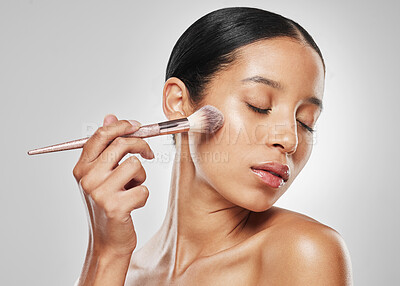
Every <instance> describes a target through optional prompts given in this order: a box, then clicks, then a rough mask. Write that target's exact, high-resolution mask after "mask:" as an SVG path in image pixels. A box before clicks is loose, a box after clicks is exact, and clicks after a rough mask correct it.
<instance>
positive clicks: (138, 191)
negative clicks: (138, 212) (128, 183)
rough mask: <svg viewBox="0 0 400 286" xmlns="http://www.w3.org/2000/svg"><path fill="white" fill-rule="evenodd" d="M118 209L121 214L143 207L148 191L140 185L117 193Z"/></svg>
mask: <svg viewBox="0 0 400 286" xmlns="http://www.w3.org/2000/svg"><path fill="white" fill-rule="evenodd" d="M118 197H119V204H118V208H119V209H120V210H121V211H122V212H127V213H129V212H131V211H133V210H134V209H138V208H141V207H143V206H144V205H145V204H146V202H147V199H148V197H149V190H148V189H147V187H146V186H143V185H140V186H137V187H134V188H131V189H129V190H126V191H123V192H120V193H118Z"/></svg>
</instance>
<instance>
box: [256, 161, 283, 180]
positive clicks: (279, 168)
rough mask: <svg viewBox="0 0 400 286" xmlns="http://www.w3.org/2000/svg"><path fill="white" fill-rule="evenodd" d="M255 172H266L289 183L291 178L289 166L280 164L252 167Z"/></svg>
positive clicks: (269, 163) (273, 163)
mask: <svg viewBox="0 0 400 286" xmlns="http://www.w3.org/2000/svg"><path fill="white" fill-rule="evenodd" d="M251 168H252V169H255V170H264V171H267V172H269V173H271V174H272V175H274V176H278V177H280V178H282V179H283V181H285V182H287V180H289V176H290V169H289V166H288V165H282V164H280V163H278V162H267V163H262V164H259V165H255V166H252V167H251Z"/></svg>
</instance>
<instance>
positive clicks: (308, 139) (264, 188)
mask: <svg viewBox="0 0 400 286" xmlns="http://www.w3.org/2000/svg"><path fill="white" fill-rule="evenodd" d="M239 51H240V54H239V56H238V57H237V59H236V60H235V62H234V63H232V64H231V65H230V66H229V67H228V68H227V69H225V70H222V71H220V72H219V73H218V75H216V76H215V77H214V78H213V80H212V81H211V82H210V84H209V86H208V87H207V89H206V96H205V98H204V104H210V105H213V106H215V107H217V108H218V109H219V110H221V112H222V113H223V115H224V118H225V123H224V125H223V127H222V128H221V129H220V130H218V131H217V132H216V133H215V134H214V135H212V136H210V135H208V136H205V135H201V134H198V133H197V134H194V133H193V134H192V133H190V135H189V148H190V153H191V156H192V159H193V162H194V164H195V168H196V171H197V175H198V176H200V177H201V179H202V180H205V181H206V182H207V183H208V184H210V185H211V186H212V187H213V188H215V190H216V191H217V192H219V193H220V195H222V196H223V197H224V198H225V199H227V200H228V201H230V202H231V203H233V204H235V205H238V206H241V207H243V208H246V209H249V210H252V211H264V210H267V209H268V208H270V207H271V206H272V205H273V204H274V203H275V202H276V201H277V200H278V199H279V197H280V196H282V195H283V193H284V192H285V191H286V190H287V188H288V187H289V186H290V185H291V183H292V182H293V180H294V179H295V178H296V176H297V175H298V174H299V172H300V171H301V170H302V169H303V167H304V165H305V164H306V162H307V161H308V158H309V157H310V154H311V150H312V147H313V134H312V133H311V132H310V131H309V130H308V129H307V127H306V126H308V127H309V128H313V127H314V126H315V124H316V121H317V119H318V117H319V115H320V112H321V110H320V108H319V106H318V105H317V104H315V102H318V99H319V100H321V101H322V96H323V89H324V70H323V65H322V61H321V59H320V57H319V55H318V54H317V53H316V52H315V51H314V50H313V49H312V48H310V47H309V46H307V45H304V44H302V43H300V42H298V41H296V40H294V39H290V38H286V37H280V38H275V39H269V40H262V41H259V42H256V43H253V44H250V45H247V46H244V47H242V48H240V50H239ZM310 97H315V98H317V100H315V99H314V100H313V101H310V100H307V99H308V98H310ZM251 106H253V107H255V108H256V109H254V108H252V107H251ZM257 108H258V109H264V110H265V109H270V111H269V113H259V112H257ZM261 112H262V111H261ZM266 112H268V111H266ZM271 161H272V162H278V163H280V164H284V165H288V167H289V168H290V176H289V179H288V181H287V182H286V183H284V184H283V185H281V186H280V187H272V186H270V185H268V184H265V183H264V182H263V181H262V179H261V178H260V177H259V176H258V175H256V174H255V173H254V172H253V171H252V168H251V167H252V166H255V165H259V164H262V163H265V162H271Z"/></svg>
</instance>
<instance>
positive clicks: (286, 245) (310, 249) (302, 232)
mask: <svg viewBox="0 0 400 286" xmlns="http://www.w3.org/2000/svg"><path fill="white" fill-rule="evenodd" d="M262 234H263V235H262V240H261V241H262V243H261V245H262V246H261V247H262V249H261V253H262V263H261V264H262V266H261V273H260V284H259V285H270V284H273V285H311V286H312V285H344V286H348V285H353V284H352V271H351V262H350V255H349V252H348V249H347V246H346V244H345V241H344V240H343V238H342V236H341V235H340V234H339V233H338V232H337V231H336V230H334V229H333V228H331V227H329V226H326V225H324V224H322V223H320V222H318V221H317V220H315V219H313V218H311V217H309V216H306V215H304V214H300V213H297V212H294V211H290V210H285V209H282V208H277V207H273V209H271V213H270V214H269V222H268V227H266V228H265V229H264V230H263V231H262Z"/></svg>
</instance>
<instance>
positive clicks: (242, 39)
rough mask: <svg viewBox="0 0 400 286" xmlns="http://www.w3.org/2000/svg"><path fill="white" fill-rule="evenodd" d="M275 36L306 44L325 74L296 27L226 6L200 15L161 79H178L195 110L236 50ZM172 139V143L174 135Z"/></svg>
mask: <svg viewBox="0 0 400 286" xmlns="http://www.w3.org/2000/svg"><path fill="white" fill-rule="evenodd" d="M276 37H290V38H293V39H296V40H298V41H301V42H303V43H306V44H308V45H309V46H310V47H312V48H313V49H314V50H315V51H316V52H317V53H318V55H319V56H320V57H321V60H322V64H323V67H324V71H325V63H324V59H323V57H322V53H321V51H320V49H319V48H318V46H317V44H316V43H315V42H314V40H313V38H312V37H311V35H310V34H309V33H308V32H307V31H306V30H305V29H304V28H303V27H301V26H300V25H299V24H297V23H296V22H294V21H293V20H290V19H288V18H285V17H283V16H281V15H279V14H275V13H272V12H269V11H265V10H262V9H258V8H249V7H230V8H223V9H219V10H216V11H213V12H210V13H208V14H206V15H204V16H203V17H201V18H200V19H198V20H197V21H196V22H194V23H193V24H192V25H191V26H190V27H189V28H188V29H187V30H186V31H185V32H184V33H183V34H182V35H181V36H180V38H179V39H178V41H177V42H176V44H175V46H174V48H173V50H172V53H171V56H170V58H169V61H168V65H167V70H166V75H165V80H167V79H168V78H170V77H177V78H179V79H180V80H182V82H183V83H184V84H185V86H186V88H187V90H188V92H189V99H190V102H191V104H192V105H193V107H194V108H195V109H197V108H199V107H200V106H201V102H202V99H203V98H204V94H203V91H204V90H205V88H206V85H207V83H209V82H210V80H211V79H212V78H213V76H214V75H215V74H216V73H217V72H218V71H220V70H222V69H223V68H226V67H227V66H228V65H229V64H230V63H232V62H233V61H234V60H235V58H236V57H235V56H236V54H235V51H236V50H237V49H238V48H240V47H242V46H245V45H247V44H250V43H254V42H256V41H260V40H265V39H271V38H276ZM173 140H174V144H175V135H174V134H173Z"/></svg>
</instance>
